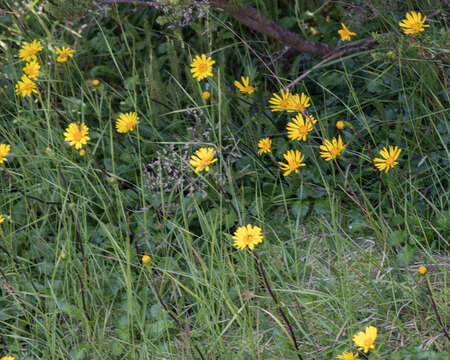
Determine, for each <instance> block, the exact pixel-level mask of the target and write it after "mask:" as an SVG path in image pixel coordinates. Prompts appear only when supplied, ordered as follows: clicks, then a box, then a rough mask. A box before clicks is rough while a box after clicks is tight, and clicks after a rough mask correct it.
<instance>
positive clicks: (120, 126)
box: [116, 112, 139, 133]
mask: <svg viewBox="0 0 450 360" xmlns="http://www.w3.org/2000/svg"><path fill="white" fill-rule="evenodd" d="M138 122H139V117H138V116H137V114H136V113H135V112H129V113H126V114H121V115H120V116H119V118H118V119H117V120H116V129H117V132H119V133H126V132H128V131H133V130H134V128H135V127H136V125H137V123H138Z"/></svg>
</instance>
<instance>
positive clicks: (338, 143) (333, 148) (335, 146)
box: [320, 135, 345, 161]
mask: <svg viewBox="0 0 450 360" xmlns="http://www.w3.org/2000/svg"><path fill="white" fill-rule="evenodd" d="M344 148H345V145H344V143H343V142H342V138H341V136H340V135H339V137H338V139H337V140H336V138H333V139H332V140H331V141H329V140H324V141H323V143H322V145H320V150H323V151H321V152H320V156H321V157H323V158H324V159H325V161H330V160H333V159H336V157H338V156H339V155H341V152H342V150H344Z"/></svg>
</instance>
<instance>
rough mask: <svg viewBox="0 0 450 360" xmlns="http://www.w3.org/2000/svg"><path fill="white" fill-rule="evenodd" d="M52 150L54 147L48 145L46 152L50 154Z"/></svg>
mask: <svg viewBox="0 0 450 360" xmlns="http://www.w3.org/2000/svg"><path fill="white" fill-rule="evenodd" d="M51 151H52V149H50V148H49V147H48V146H47V147H46V148H45V152H46V153H47V154H50V153H51Z"/></svg>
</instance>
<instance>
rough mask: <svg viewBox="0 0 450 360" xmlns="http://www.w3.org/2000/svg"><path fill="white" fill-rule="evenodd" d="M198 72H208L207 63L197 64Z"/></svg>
mask: <svg viewBox="0 0 450 360" xmlns="http://www.w3.org/2000/svg"><path fill="white" fill-rule="evenodd" d="M198 71H199V72H207V71H208V64H207V63H200V64H198Z"/></svg>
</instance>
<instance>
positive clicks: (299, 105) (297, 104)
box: [286, 93, 310, 112]
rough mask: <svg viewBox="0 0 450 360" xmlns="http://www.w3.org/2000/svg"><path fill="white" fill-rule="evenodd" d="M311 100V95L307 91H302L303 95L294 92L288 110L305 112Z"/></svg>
mask: <svg viewBox="0 0 450 360" xmlns="http://www.w3.org/2000/svg"><path fill="white" fill-rule="evenodd" d="M309 100H310V99H309V96H307V95H306V94H305V93H301V95H298V94H292V96H291V97H290V98H289V105H288V108H287V109H286V110H287V111H288V112H295V111H296V112H303V111H305V109H306V108H307V107H309V106H310V103H309Z"/></svg>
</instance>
